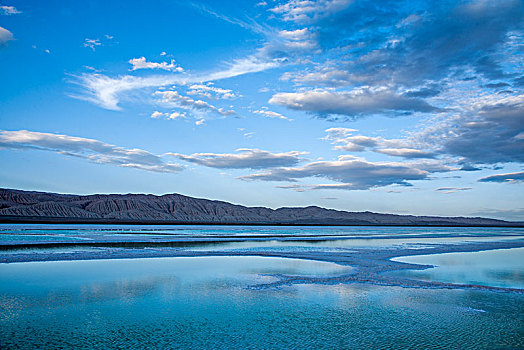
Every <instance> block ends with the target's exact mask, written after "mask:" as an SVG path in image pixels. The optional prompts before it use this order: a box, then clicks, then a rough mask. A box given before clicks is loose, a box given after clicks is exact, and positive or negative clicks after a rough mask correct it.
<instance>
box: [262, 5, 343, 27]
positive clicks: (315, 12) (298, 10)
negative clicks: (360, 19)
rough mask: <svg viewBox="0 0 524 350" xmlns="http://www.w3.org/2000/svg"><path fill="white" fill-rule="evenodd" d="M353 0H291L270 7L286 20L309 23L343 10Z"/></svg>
mask: <svg viewBox="0 0 524 350" xmlns="http://www.w3.org/2000/svg"><path fill="white" fill-rule="evenodd" d="M350 3H351V0H319V1H309V0H291V1H288V2H286V3H284V4H281V5H278V6H277V7H274V8H272V9H270V11H271V12H273V13H275V14H278V15H280V16H282V19H283V20H285V21H292V22H297V23H305V22H306V23H307V22H311V21H314V20H318V19H321V18H325V17H327V16H329V15H331V14H333V13H336V12H338V11H341V10H343V9H344V8H346V7H347V6H348V5H349V4H350Z"/></svg>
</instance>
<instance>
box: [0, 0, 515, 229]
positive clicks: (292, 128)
mask: <svg viewBox="0 0 524 350" xmlns="http://www.w3.org/2000/svg"><path fill="white" fill-rule="evenodd" d="M0 164H1V167H0V187H4V188H16V189H23V190H35V191H49V192H59V193H75V194H94V193H152V194H166V193H180V194H184V195H188V196H193V197H199V198H208V199H216V200H223V201H228V202H232V203H236V204H242V205H248V206H267V207H271V208H278V207H286V206H309V205H317V206H321V207H325V208H333V209H339V210H348V211H368V210H369V211H374V212H383V213H394V214H413V215H446V216H447V215H450V216H458V215H460V216H486V217H493V218H501V219H508V220H522V221H524V199H523V198H524V3H523V2H522V1H519V0H471V1H466V0H463V1H446V0H442V1H414V0H410V1H402V0H394V1H389V0H384V1H371V0H370V1H364V0H318V1H310V0H290V1H289V0H282V1H273V0H265V1H261V0H257V1H172V0H171V1H167V0H165V1H164V0H151V1H148V2H145V3H144V2H143V1H134V0H128V1H125V2H124V1H107V0H104V1H101V0H90V1H65V0H64V1H55V0H50V1H31V0H24V1H21V0H0Z"/></svg>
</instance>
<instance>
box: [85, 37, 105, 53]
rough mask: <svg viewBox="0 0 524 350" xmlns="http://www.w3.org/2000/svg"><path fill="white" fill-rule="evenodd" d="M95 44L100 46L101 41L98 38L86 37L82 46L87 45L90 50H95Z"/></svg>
mask: <svg viewBox="0 0 524 350" xmlns="http://www.w3.org/2000/svg"><path fill="white" fill-rule="evenodd" d="M97 46H102V43H101V42H100V39H89V38H86V39H85V40H84V47H89V48H90V49H91V50H93V51H95V48H96V47H97Z"/></svg>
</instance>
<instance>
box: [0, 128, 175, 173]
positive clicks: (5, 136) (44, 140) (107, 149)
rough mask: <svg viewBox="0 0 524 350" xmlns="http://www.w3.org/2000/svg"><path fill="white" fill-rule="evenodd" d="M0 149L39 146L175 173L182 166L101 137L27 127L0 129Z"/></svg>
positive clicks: (27, 148)
mask: <svg viewBox="0 0 524 350" xmlns="http://www.w3.org/2000/svg"><path fill="white" fill-rule="evenodd" d="M0 149H13V150H40V151H50V152H55V153H58V154H62V155H66V156H73V157H79V158H83V159H86V160H89V161H91V162H94V163H99V164H110V165H116V166H119V167H126V168H135V169H140V170H146V171H153V172H160V173H175V172H179V171H181V170H182V169H183V166H181V165H179V164H174V163H167V162H165V161H164V160H163V159H162V158H161V156H157V155H154V154H152V153H150V152H147V151H144V150H141V149H137V148H131V149H129V148H124V147H118V146H114V145H111V144H107V143H104V142H102V141H98V140H94V139H87V138H82V137H75V136H68V135H62V134H51V133H42V132H34V131H27V130H18V131H0Z"/></svg>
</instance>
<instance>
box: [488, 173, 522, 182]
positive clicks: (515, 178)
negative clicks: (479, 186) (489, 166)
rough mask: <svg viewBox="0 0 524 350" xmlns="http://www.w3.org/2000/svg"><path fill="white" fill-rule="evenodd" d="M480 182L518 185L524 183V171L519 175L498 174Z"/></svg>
mask: <svg viewBox="0 0 524 350" xmlns="http://www.w3.org/2000/svg"><path fill="white" fill-rule="evenodd" d="M478 181H480V182H505V183H518V182H523V181H524V171H521V172H517V173H507V174H497V175H491V176H486V177H483V178H481V179H479V180H478Z"/></svg>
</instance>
